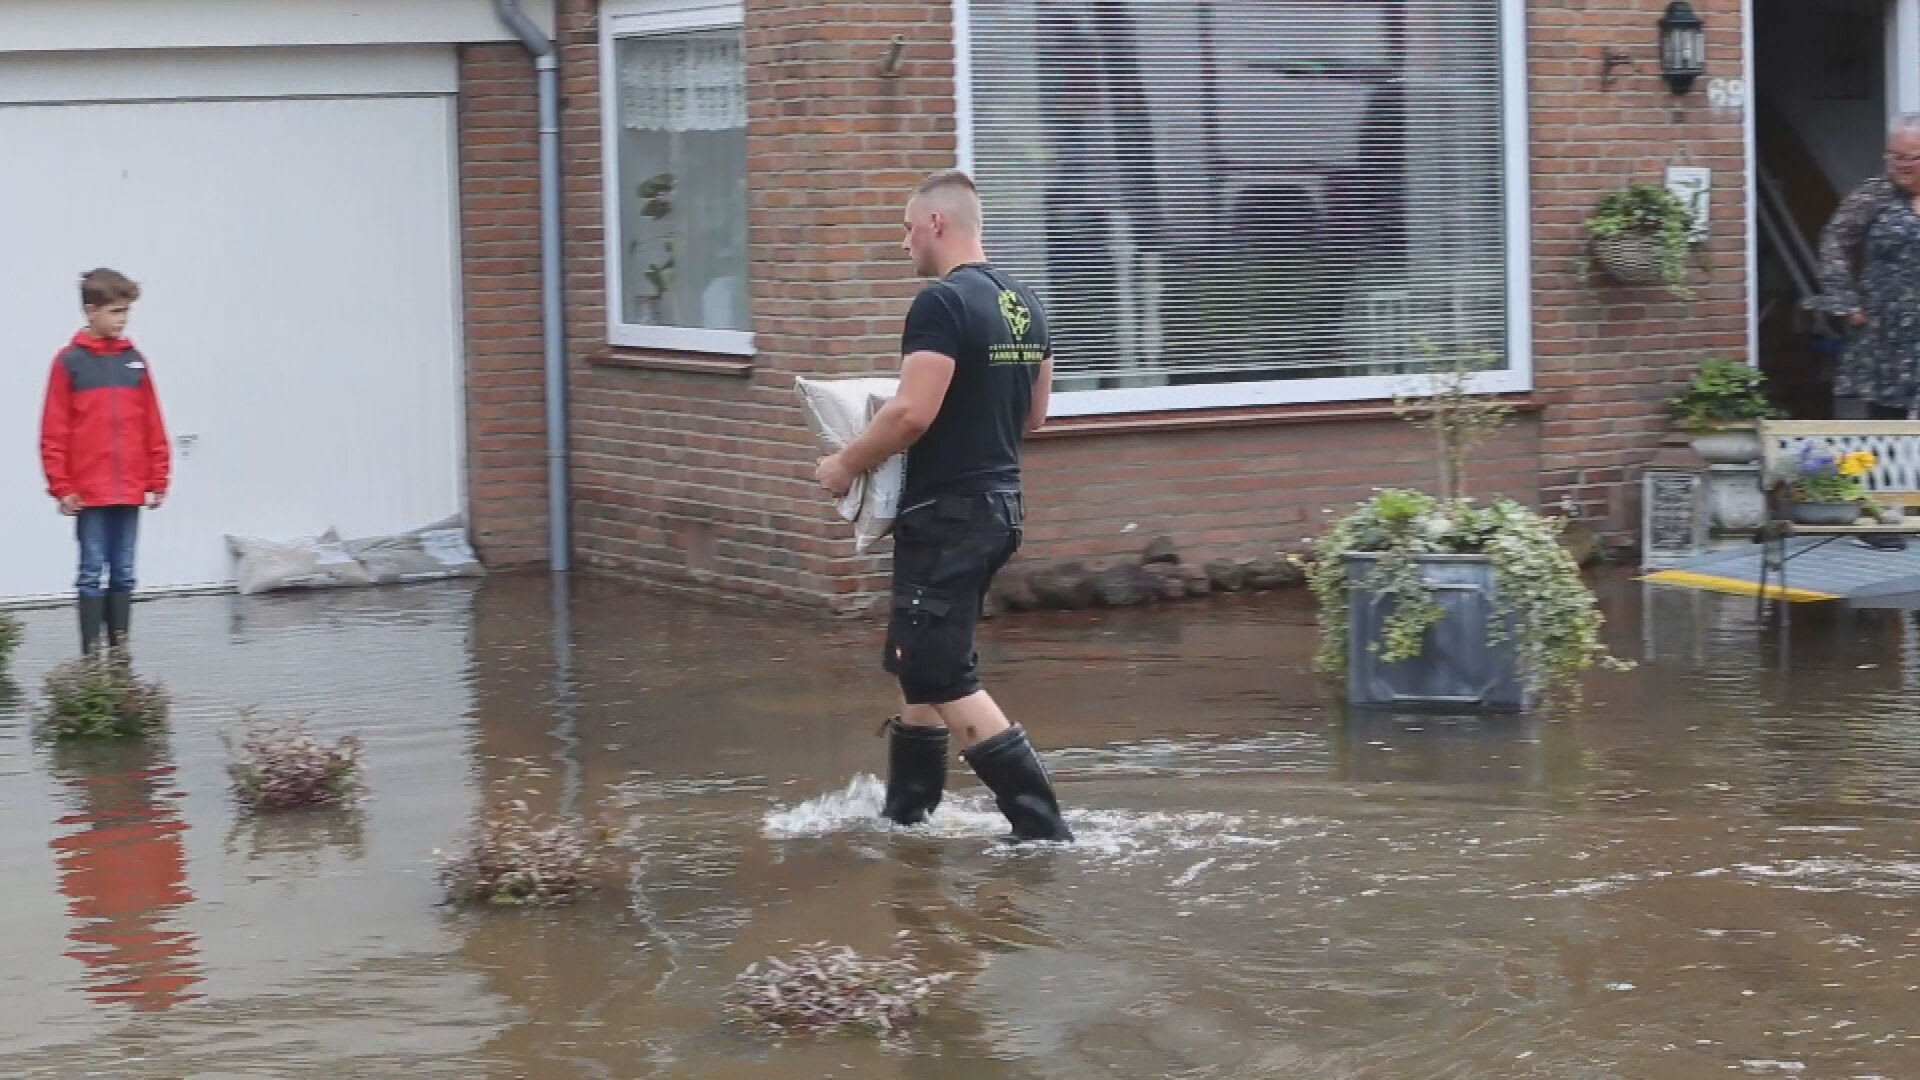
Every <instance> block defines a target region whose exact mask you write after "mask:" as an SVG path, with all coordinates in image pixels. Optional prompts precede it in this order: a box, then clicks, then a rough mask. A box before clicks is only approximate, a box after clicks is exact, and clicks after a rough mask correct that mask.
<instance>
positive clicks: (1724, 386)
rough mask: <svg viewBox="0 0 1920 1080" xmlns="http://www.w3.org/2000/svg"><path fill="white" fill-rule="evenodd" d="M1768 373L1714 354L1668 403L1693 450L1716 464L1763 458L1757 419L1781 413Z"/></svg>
mask: <svg viewBox="0 0 1920 1080" xmlns="http://www.w3.org/2000/svg"><path fill="white" fill-rule="evenodd" d="M1765 382H1766V376H1764V375H1762V374H1760V371H1759V369H1757V368H1755V367H1753V366H1752V365H1750V364H1743V363H1741V362H1740V361H1738V360H1728V359H1726V358H1724V357H1711V358H1709V359H1707V360H1705V361H1703V362H1702V363H1701V364H1700V370H1699V371H1698V372H1696V373H1695V374H1694V376H1693V379H1692V380H1691V381H1689V382H1688V383H1687V389H1686V391H1685V392H1684V393H1682V394H1680V395H1679V396H1677V397H1673V398H1669V399H1668V401H1667V409H1668V412H1669V413H1671V415H1672V416H1673V421H1674V425H1675V426H1676V427H1678V428H1679V429H1680V430H1682V431H1684V432H1686V433H1687V434H1688V435H1690V436H1692V442H1693V449H1694V452H1695V453H1697V454H1699V455H1700V456H1701V457H1702V458H1705V459H1706V460H1707V461H1709V462H1711V463H1713V464H1716V465H1745V464H1749V463H1751V462H1754V461H1758V460H1759V459H1760V436H1759V434H1758V433H1757V432H1756V431H1755V422H1756V421H1760V420H1769V419H1772V418H1774V417H1777V416H1779V415H1781V413H1780V410H1779V409H1777V408H1775V407H1774V405H1773V402H1771V401H1769V400H1767V396H1766V394H1765V393H1764V392H1763V391H1762V390H1761V386H1762V384H1763V383H1765Z"/></svg>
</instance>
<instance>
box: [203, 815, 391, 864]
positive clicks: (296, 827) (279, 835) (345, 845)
mask: <svg viewBox="0 0 1920 1080" xmlns="http://www.w3.org/2000/svg"><path fill="white" fill-rule="evenodd" d="M328 850H331V851H336V852H339V853H340V854H341V855H343V856H345V857H346V858H348V859H353V860H358V859H361V858H364V857H365V856H366V853H367V825H366V815H365V814H364V813H362V812H361V811H360V810H359V808H357V807H329V808H323V809H315V810H303V811H298V812H293V813H279V814H243V815H236V816H235V818H234V822H233V828H232V829H230V830H229V831H228V833H227V840H226V851H227V853H228V854H231V855H238V856H239V857H240V858H242V859H245V860H246V861H247V862H255V861H259V862H266V863H269V864H271V868H272V870H273V872H275V873H279V872H283V871H284V872H292V873H314V872H317V871H318V870H319V869H320V867H321V865H322V862H323V859H322V855H323V852H325V851H328Z"/></svg>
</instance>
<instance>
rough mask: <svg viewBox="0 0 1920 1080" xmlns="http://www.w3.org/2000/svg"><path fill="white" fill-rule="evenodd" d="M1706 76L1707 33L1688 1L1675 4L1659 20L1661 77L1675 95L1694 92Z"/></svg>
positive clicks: (1669, 5)
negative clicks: (1694, 86) (1695, 82)
mask: <svg viewBox="0 0 1920 1080" xmlns="http://www.w3.org/2000/svg"><path fill="white" fill-rule="evenodd" d="M1706 73H1707V32H1706V26H1705V24H1704V23H1702V22H1701V21H1700V16H1699V15H1697V14H1695V13H1694V10H1693V5H1692V4H1689V3H1687V0H1674V2H1673V3H1671V4H1668V5H1667V13H1666V14H1665V15H1662V16H1660V74H1662V75H1664V76H1666V78H1667V85H1669V86H1671V87H1673V92H1674V93H1676V94H1684V93H1686V92H1687V91H1688V90H1691V89H1693V81H1694V80H1695V79H1698V78H1699V77H1700V76H1702V75H1705V74H1706Z"/></svg>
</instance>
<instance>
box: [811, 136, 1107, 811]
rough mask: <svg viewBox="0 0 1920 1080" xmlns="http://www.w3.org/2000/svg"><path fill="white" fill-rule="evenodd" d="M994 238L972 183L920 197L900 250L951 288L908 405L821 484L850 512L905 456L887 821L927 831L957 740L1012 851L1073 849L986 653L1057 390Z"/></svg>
mask: <svg viewBox="0 0 1920 1080" xmlns="http://www.w3.org/2000/svg"><path fill="white" fill-rule="evenodd" d="M980 228H981V221H980V197H979V194H978V193H977V192H976V191H975V190H974V186H973V181H972V180H971V179H970V178H969V177H968V176H967V175H966V174H965V173H962V172H958V171H952V172H943V173H937V174H935V175H934V176H932V177H930V178H928V179H927V180H926V181H925V182H924V183H922V184H921V185H920V186H919V187H918V188H917V189H915V191H914V193H913V197H912V198H911V199H909V200H908V202H907V212H906V230H907V235H906V239H905V241H904V242H903V243H902V247H904V248H905V249H906V251H907V253H908V254H909V255H911V256H912V257H913V268H914V272H915V273H917V274H919V275H920V276H922V277H927V278H934V279H937V280H935V281H933V282H932V283H931V284H929V285H927V286H926V287H925V288H924V289H922V290H921V291H920V295H919V296H918V297H916V298H915V299H914V302H913V307H912V309H911V310H909V311H908V313H907V322H906V329H905V331H904V333H903V334H902V335H901V349H900V351H901V355H902V358H903V359H902V360H901V364H900V389H899V393H898V394H897V395H896V396H895V397H894V398H893V400H891V401H890V402H888V403H887V404H886V406H885V407H883V408H881V409H880V411H879V412H878V413H876V414H875V415H874V418H873V421H872V422H871V423H870V424H868V425H867V428H866V430H865V431H863V432H862V433H861V434H860V436H859V437H858V438H856V439H854V440H853V441H852V442H851V443H849V444H847V446H846V448H845V449H843V450H841V451H840V452H839V453H836V454H833V455H830V456H828V457H824V458H822V459H820V464H819V467H818V469H817V470H816V471H815V477H816V478H817V479H818V480H819V481H820V485H821V486H822V487H824V488H826V489H827V491H828V492H830V493H832V494H833V495H834V496H835V497H838V496H840V495H843V494H845V493H846V492H847V491H848V490H849V489H850V488H851V487H852V485H853V482H854V478H855V477H857V476H860V475H862V474H864V473H865V472H867V471H868V470H870V469H872V468H874V467H875V466H877V465H879V464H880V463H881V462H883V461H886V460H887V459H888V458H889V457H891V456H893V455H894V454H896V453H899V452H900V451H902V450H905V451H906V452H907V470H906V489H905V491H904V493H903V494H902V496H901V499H900V511H899V514H898V516H897V517H896V518H895V519H894V526H893V534H894V549H893V613H892V617H891V619H890V620H889V621H888V624H887V644H886V658H885V667H886V669H887V671H889V672H891V673H892V674H893V675H894V676H895V677H897V678H898V679H899V681H900V691H901V696H902V697H903V698H904V700H905V708H904V709H902V710H901V714H900V715H899V716H897V717H894V718H893V719H892V720H890V721H889V722H888V724H887V735H888V742H889V746H888V754H887V795H886V804H885V806H884V808H883V809H882V811H881V813H882V814H884V815H885V816H886V817H887V818H888V819H890V820H892V821H894V822H895V823H897V824H901V825H916V824H919V823H921V822H923V821H925V820H926V819H927V816H928V815H929V814H931V813H932V812H933V809H934V807H936V806H938V805H939V804H940V798H941V795H942V794H943V793H944V791H945V788H946V776H947V737H948V736H947V733H948V732H949V731H954V732H957V733H958V734H959V736H960V739H961V742H962V749H961V751H960V756H961V757H963V758H965V759H966V762H967V764H968V765H970V766H972V768H973V771H974V772H975V773H976V774H978V775H979V777H980V780H981V781H982V782H983V783H985V784H986V785H987V787H988V788H989V789H990V790H991V791H992V792H993V795H994V800H995V802H996V803H997V804H998V805H999V807H1000V812H1001V813H1003V814H1005V815H1006V816H1007V820H1008V821H1009V822H1011V823H1012V824H1013V835H1012V837H1011V839H1013V840H1015V841H1026V840H1058V841H1068V840H1072V839H1073V833H1072V831H1071V830H1069V829H1068V828H1067V823H1066V821H1065V820H1064V819H1063V818H1062V817H1061V815H1060V803H1059V800H1058V799H1056V798H1055V797H1054V793H1053V784H1052V782H1051V781H1050V780H1049V779H1048V777H1047V771H1046V769H1045V768H1044V767H1043V766H1042V765H1041V764H1040V757H1039V755H1038V754H1037V753H1035V752H1034V749H1033V744H1032V743H1030V742H1028V741H1027V734H1026V732H1025V730H1023V729H1022V728H1021V727H1020V725H1018V724H1009V723H1008V722H1007V717H1006V714H1005V713H1002V712H1001V711H1000V706H998V705H996V704H995V703H994V700H993V698H992V697H991V696H989V695H988V694H987V692H986V691H985V690H983V689H981V686H980V674H979V670H978V657H977V656H976V654H975V652H974V647H973V635H974V627H975V624H976V623H977V622H978V621H979V618H980V606H981V604H982V602H983V601H984V600H985V598H986V594H987V586H988V585H989V584H990V583H991V582H992V581H993V575H994V574H995V573H997V572H998V571H999V570H1000V568H1001V567H1002V566H1004V565H1006V562H1007V560H1008V559H1009V558H1011V557H1012V556H1013V553H1014V551H1015V550H1017V549H1018V548H1019V546H1020V523H1021V516H1022V506H1021V499H1020V444H1021V441H1022V440H1023V439H1024V438H1025V436H1026V433H1027V432H1029V431H1033V430H1036V429H1038V428H1039V427H1040V425H1041V423H1042V422H1043V421H1044V420H1045V419H1046V415H1047V392H1048V388H1049V387H1050V386H1051V385H1052V381H1053V350H1052V346H1051V344H1050V343H1049V340H1048V336H1047V316H1046V312H1045V311H1044V310H1042V309H1041V306H1040V302H1039V300H1038V299H1037V298H1036V297H1035V296H1034V295H1033V293H1032V291H1030V290H1029V289H1028V288H1027V287H1026V286H1024V285H1022V284H1020V283H1019V282H1017V281H1015V280H1013V278H1012V277H1010V276H1008V275H1007V273H1006V272H1005V271H1002V270H999V269H997V268H995V267H994V266H993V265H992V264H990V263H988V262H987V256H986V251H985V249H984V247H983V246H982V243H981V238H980Z"/></svg>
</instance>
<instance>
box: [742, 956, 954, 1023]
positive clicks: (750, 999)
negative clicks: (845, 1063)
mask: <svg viewBox="0 0 1920 1080" xmlns="http://www.w3.org/2000/svg"><path fill="white" fill-rule="evenodd" d="M951 978H953V976H952V975H951V974H934V975H922V974H920V972H919V971H918V970H917V969H915V967H914V966H913V962H912V961H911V960H906V959H892V960H881V959H872V958H868V957H863V956H861V955H860V954H859V953H856V952H854V951H853V950H852V949H849V948H847V947H846V946H844V945H838V946H835V945H828V944H827V943H826V942H818V943H816V944H813V945H808V946H805V947H803V948H801V949H798V950H796V951H794V952H793V953H792V954H790V955H788V956H785V957H769V958H768V959H766V960H763V961H761V962H760V963H757V964H754V965H753V966H751V967H749V968H747V970H745V971H743V972H741V973H740V975H739V977H738V978H736V979H735V980H734V982H733V989H732V991H731V992H730V993H729V995H728V1000H727V1005H728V1008H729V1010H730V1011H731V1012H732V1013H733V1014H734V1015H735V1016H736V1017H737V1018H739V1019H741V1020H744V1021H747V1022H749V1023H753V1024H757V1025H759V1026H762V1027H765V1028H768V1029H771V1030H775V1031H779V1032H783V1033H784V1032H807V1033H818V1032H828V1031H840V1030H859V1029H865V1030H871V1031H878V1032H881V1033H883V1034H884V1033H887V1032H891V1031H893V1030H895V1029H896V1028H898V1027H899V1026H900V1025H901V1024H904V1023H906V1022H907V1021H908V1020H911V1019H912V1018H913V1017H915V1016H918V1015H919V1014H920V1011H921V1008H922V1006H923V1004H924V1002H925V1001H926V999H927V998H928V997H929V996H930V995H931V994H932V993H933V992H934V990H935V989H937V988H938V987H939V986H940V984H941V983H944V982H946V981H947V980H948V979H951Z"/></svg>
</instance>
